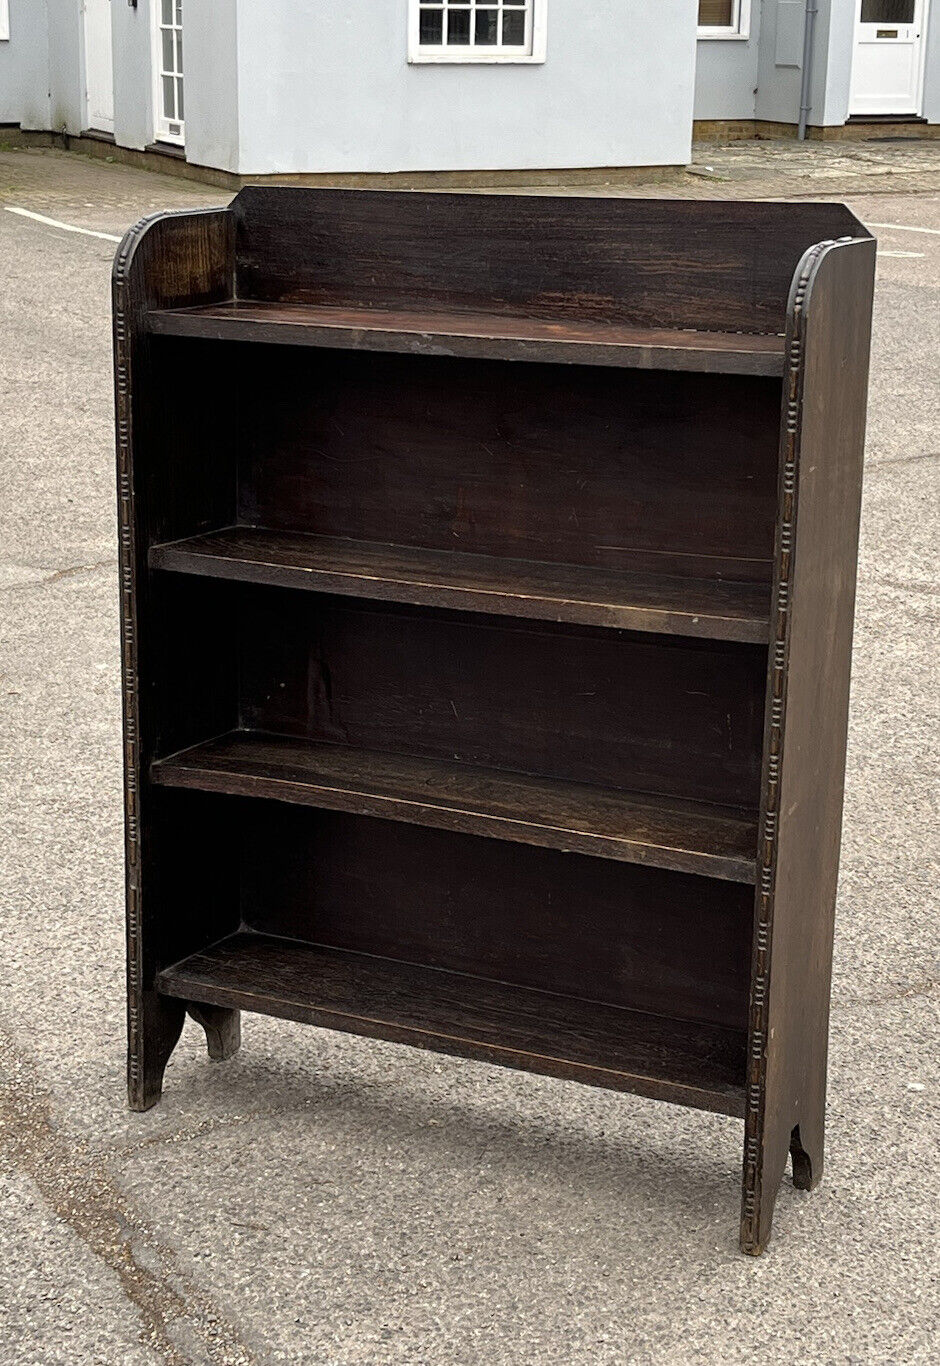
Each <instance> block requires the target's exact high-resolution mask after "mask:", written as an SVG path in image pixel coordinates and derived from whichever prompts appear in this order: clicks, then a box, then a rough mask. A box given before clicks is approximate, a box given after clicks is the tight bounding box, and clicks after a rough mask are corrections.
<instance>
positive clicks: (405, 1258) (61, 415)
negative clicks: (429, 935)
mask: <svg viewBox="0 0 940 1366" xmlns="http://www.w3.org/2000/svg"><path fill="white" fill-rule="evenodd" d="M774 146H776V145H774ZM748 149H749V150H748V155H749V156H750V157H752V158H754V157H757V156H758V152H757V151H756V150H755V149H754V148H753V147H752V146H751V145H750V144H748ZM719 150H720V149H719ZM793 150H794V149H793V146H792V145H790V146H789V147H787V148H784V149H783V150H782V151H780V156H781V157H784V154H785V160H786V165H787V167H788V168H789V169H788V170H787V171H786V174H785V175H783V178H782V179H781V174H782V173H780V170H779V167H780V164H781V163H780V161H778V160H775V157H776V155H777V153H776V151H775V150H774V148H773V147H772V148H771V151H770V152H769V153H768V156H767V164H766V166H765V167H764V168H763V170H760V168H758V169H759V170H760V174H759V175H758V174H755V175H748V176H743V177H739V178H735V177H734V176H730V175H729V177H728V178H727V179H725V180H722V181H718V182H716V184H715V186H712V187H710V188H707V191H706V189H703V182H702V177H701V176H690V177H688V181H689V183H688V184H686V183H685V182H683V183H682V184H676V185H670V186H666V187H665V188H664V187H662V186H658V187H657V188H656V190H652V189H650V190H649V192H650V193H654V192H655V193H678V192H693V193H698V194H701V193H703V192H708V193H719V192H720V193H721V194H722V195H723V196H727V195H730V194H732V193H745V194H752V193H754V192H755V189H754V187H755V186H756V185H759V186H760V187H761V189H762V190H766V193H768V194H783V195H786V194H787V193H788V192H789V193H792V194H797V193H799V194H804V195H806V194H813V193H815V194H818V195H819V196H820V197H839V194H840V184H839V180H838V177H837V176H830V175H828V174H827V175H823V176H821V177H820V180H821V181H824V184H820V183H819V180H817V181H813V179H812V177H811V176H809V177H807V176H805V175H803V172H802V171H801V170H800V168H799V167H797V168H796V170H795V171H794V169H793V163H792V153H793ZM735 155H736V154H735ZM814 155H815V152H814ZM832 155H833V156H845V155H847V154H846V151H845V145H844V144H839V145H838V146H837V147H836V148H835V149H833V150H832ZM849 155H850V154H849ZM703 156H707V157H710V158H711V160H710V161H708V162H707V163H705V162H702V164H703V165H706V164H708V165H711V164H714V163H715V162H716V161H720V157H718V156H717V154H716V151H715V149H713V148H708V149H706V150H705V151H704V152H703V151H702V149H698V150H697V153H696V157H697V161H699V162H701V159H702V157H703ZM820 156H821V153H820ZM787 158H789V159H787ZM931 158H932V159H931ZM731 159H732V160H733V157H732V158H731ZM902 161H903V167H902V171H903V173H901V172H899V173H898V174H897V176H894V175H893V174H890V175H889V177H888V178H889V179H890V180H891V182H892V189H891V192H890V193H889V192H887V191H886V188H885V186H886V174H885V172H884V171H883V169H882V170H878V171H877V172H873V173H872V175H871V177H870V179H869V181H867V182H866V181H865V179H864V173H863V172H861V171H859V170H858V165H860V164H861V163H860V162H858V161H856V163H854V165H855V170H853V171H852V175H856V176H857V177H858V178H859V180H860V181H861V183H862V187H863V188H862V190H861V191H858V192H853V194H852V195H851V196H850V198H849V202H850V206H851V207H852V208H853V210H854V211H855V212H856V213H857V214H858V215H859V216H860V217H861V218H862V219H863V220H864V221H866V222H868V223H870V224H881V223H888V224H893V225H895V226H892V227H887V228H881V227H879V228H875V229H873V230H874V231H875V232H876V233H877V236H878V238H879V244H880V249H881V250H880V259H879V268H878V287H877V297H876V319H875V337H874V349H873V367H872V384H871V406H870V421H869V438H868V447H867V459H866V481H865V496H864V506H863V526H862V542H861V563H860V578H859V598H858V611H857V621H856V645H855V657H854V675H853V692H852V712H851V726H850V735H849V763H848V779H847V792H846V812H845V830H844V842H843V860H842V874H841V881H840V893H839V906H838V914H837V937H836V946H835V972H834V983H833V1009H832V1036H831V1050H830V1089H829V1116H828V1136H827V1174H826V1177H825V1180H824V1181H823V1184H822V1185H821V1187H820V1188H819V1189H818V1190H817V1191H815V1192H813V1193H810V1194H807V1193H804V1192H799V1191H796V1190H794V1188H793V1187H792V1185H790V1184H789V1183H788V1182H786V1183H785V1184H784V1186H783V1187H782V1189H781V1192H780V1197H779V1199H778V1202H777V1213H776V1218H775V1227H774V1235H773V1238H772V1241H771V1244H770V1247H769V1249H768V1251H767V1253H766V1254H765V1255H764V1257H762V1258H761V1259H759V1260H752V1259H748V1258H745V1257H742V1256H741V1255H740V1254H739V1253H738V1251H737V1244H736V1236H737V1216H738V1201H739V1185H740V1158H741V1125H740V1122H739V1121H735V1120H732V1119H727V1118H724V1117H721V1116H717V1115H709V1114H704V1113H697V1112H692V1111H686V1110H683V1109H680V1108H677V1107H672V1106H666V1105H659V1104H656V1103H654V1102H652V1101H646V1100H643V1099H639V1098H634V1097H630V1096H622V1095H617V1094H614V1093H607V1092H603V1091H594V1090H591V1089H588V1088H583V1087H579V1086H577V1085H575V1084H573V1083H565V1082H560V1081H553V1080H550V1079H547V1078H538V1077H529V1076H525V1075H523V1074H520V1073H515V1072H511V1071H504V1070H502V1069H499V1068H496V1067H489V1066H486V1065H483V1064H476V1063H466V1062H461V1061H456V1060H450V1059H446V1058H441V1057H437V1056H434V1055H431V1054H424V1053H419V1052H415V1051H413V1050H410V1049H405V1048H397V1047H395V1046H394V1045H391V1044H385V1043H381V1042H374V1041H367V1040H361V1039H356V1038H351V1037H345V1036H343V1035H339V1034H332V1033H328V1032H324V1031H320V1030H315V1029H310V1028H304V1027H300V1026H294V1025H291V1024H289V1023H284V1022H279V1021H274V1020H268V1019H264V1018H261V1017H257V1016H247V1017H244V1018H243V1027H244V1042H243V1045H242V1050H241V1052H240V1053H239V1054H238V1055H237V1056H236V1057H235V1058H234V1059H233V1060H232V1061H230V1062H228V1063H225V1064H210V1063H209V1061H208V1060H207V1057H206V1052H205V1044H204V1039H203V1036H202V1034H201V1031H200V1030H198V1029H197V1028H196V1027H195V1026H193V1025H187V1026H186V1030H185V1032H184V1036H183V1039H182V1042H181V1044H180V1046H179V1048H178V1050H177V1052H176V1054H175V1055H174V1058H173V1060H172V1062H171V1064H170V1066H169V1068H168V1071H167V1078H166V1090H165V1095H164V1099H163V1101H162V1103H161V1104H160V1105H159V1106H158V1107H156V1108H155V1109H154V1110H152V1111H150V1112H149V1113H147V1114H145V1115H136V1114H130V1113H129V1112H128V1111H127V1110H126V1108H125V1099H124V1050H125V1044H124V1002H123V975H124V968H123V869H122V801H121V740H120V688H119V648H118V630H119V618H118V591H117V572H116V554H115V514H114V507H115V494H114V460H113V432H112V423H113V413H112V399H111V369H110V367H111V359H110V324H109V308H110V298H109V277H110V265H111V259H112V257H113V254H114V248H115V243H114V242H113V241H111V240H109V237H116V236H119V235H120V234H121V233H122V232H123V231H124V229H125V228H126V227H127V226H128V225H129V224H130V223H131V222H133V221H134V220H135V219H136V218H138V217H139V216H140V215H141V214H143V213H147V212H151V211H152V210H153V209H155V208H162V207H176V206H180V207H184V206H194V205H198V204H217V203H219V202H223V201H224V199H225V198H226V196H225V194H224V193H222V192H219V191H216V190H213V189H211V188H210V189H208V190H206V189H204V188H203V187H200V186H196V185H194V184H192V183H185V182H182V181H177V180H173V179H168V178H164V177H160V176H155V175H152V174H150V173H147V172H142V171H137V170H132V169H129V168H126V167H122V166H116V165H108V164H106V163H104V162H101V161H89V160H86V159H85V158H82V157H77V156H69V155H67V154H64V153H58V152H38V151H0V490H2V492H0V1202H2V1203H0V1356H2V1359H3V1361H4V1362H10V1363H16V1366H19V1364H20V1363H24V1364H25V1363H37V1364H41V1366H52V1363H60V1362H61V1363H63V1366H64V1364H66V1363H67V1366H85V1363H96V1364H97V1363H101V1364H102V1366H112V1364H113V1363H133V1366H137V1363H141V1366H150V1363H161V1364H162V1366H166V1364H167V1363H170V1364H176V1363H179V1364H180V1366H184V1364H188V1363H193V1364H194V1366H195V1364H197V1363H199V1364H201V1363H212V1366H222V1364H223V1363H224V1364H225V1366H228V1364H229V1363H231V1364H232V1366H235V1364H236V1363H237V1364H239V1366H240V1364H241V1363H246V1366H247V1364H248V1363H256V1364H257V1366H261V1364H262V1363H265V1364H267V1363H272V1364H277V1366H281V1363H284V1364H286V1363H290V1366H306V1363H311V1364H313V1363H316V1364H317V1366H321V1364H326V1366H333V1364H334V1363H335V1366H353V1363H369V1366H423V1364H424V1363H429V1364H430V1366H471V1363H472V1364H473V1366H475V1364H476V1363H485V1366H500V1364H501V1363H508V1364H511V1366H543V1364H547V1363H561V1364H563V1366H569V1363H570V1364H571V1366H580V1363H586V1364H587V1363H590V1366H607V1363H610V1364H611V1366H614V1363H617V1364H618V1366H620V1364H621V1363H657V1364H659V1363H665V1364H667V1366H671V1364H672V1363H679V1364H684V1363H709V1364H712V1363H715V1362H729V1363H737V1362H740V1363H745V1362H747V1363H751V1362H755V1361H758V1362H764V1363H770V1364H771V1366H777V1364H778V1363H779V1366H789V1364H790V1363H792V1362H795V1361H800V1362H802V1363H811V1364H814V1363H820V1364H822V1363H826V1364H827V1366H828V1364H829V1363H845V1366H849V1363H852V1366H858V1364H861V1363H864V1364H865V1366H868V1363H886V1364H887V1363H901V1364H905V1366H906V1363H921V1362H923V1363H926V1362H932V1361H935V1360H936V1356H937V1326H938V1322H940V1291H938V1279H940V1278H938V1233H940V1228H938V1224H940V1219H938V1212H940V1200H938V1192H940V1145H938V1136H940V1123H938V1120H940V1101H938V1097H940V1089H938V1088H940V1048H938V1042H940V993H938V978H940V943H938V924H940V917H938V906H937V885H938V880H937V872H938V868H937V832H938V827H940V822H938V798H937V772H938V749H940V744H938V736H940V715H938V712H940V706H938V688H937V666H938V637H940V628H938V612H937V595H938V581H940V574H938V554H937V546H938V508H940V384H938V379H940V182H938V180H937V178H936V176H937V171H938V166H940V143H932V144H921V145H920V147H919V148H918V151H917V153H916V156H915V157H914V166H913V170H911V168H910V165H909V164H908V161H909V159H907V158H902ZM813 164H814V166H819V167H822V168H823V170H826V168H829V167H831V166H832V165H834V164H835V163H834V162H832V161H825V160H824V159H822V160H818V161H816V162H814V163H813ZM878 164H879V165H882V163H880V162H879V163H878ZM905 168H906V169H905ZM846 174H847V175H848V173H846ZM775 177H777V178H776V179H775ZM801 177H802V178H801ZM693 182H694V183H693ZM849 182H850V183H851V184H852V186H853V189H854V188H855V186H856V181H855V180H852V179H851V177H849ZM767 186H770V187H771V188H770V189H766V187H767ZM581 192H584V191H583V187H581ZM631 192H641V193H647V189H646V188H644V187H641V188H640V190H639V191H637V190H636V187H631ZM11 207H12V208H20V209H26V210H27V211H28V212H30V213H34V214H40V215H43V216H44V217H46V218H52V219H54V220H56V221H58V222H60V223H65V224H68V225H70V226H73V227H81V228H85V229H87V230H90V231H91V232H94V233H99V234H105V236H86V235H84V234H82V233H74V232H68V231H66V230H64V229H63V228H61V227H55V226H50V225H49V224H48V223H45V222H42V221H39V220H38V219H36V218H29V217H25V216H23V215H22V214H19V213H11V212H8V211H7V210H8V209H9V208H11ZM167 399H168V401H171V400H172V395H168V396H167Z"/></svg>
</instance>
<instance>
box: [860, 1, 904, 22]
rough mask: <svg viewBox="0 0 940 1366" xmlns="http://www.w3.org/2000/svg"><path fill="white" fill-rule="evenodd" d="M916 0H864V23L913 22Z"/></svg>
mask: <svg viewBox="0 0 940 1366" xmlns="http://www.w3.org/2000/svg"><path fill="white" fill-rule="evenodd" d="M913 22H914V0H862V23H863V24H913Z"/></svg>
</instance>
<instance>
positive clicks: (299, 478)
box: [232, 344, 780, 581]
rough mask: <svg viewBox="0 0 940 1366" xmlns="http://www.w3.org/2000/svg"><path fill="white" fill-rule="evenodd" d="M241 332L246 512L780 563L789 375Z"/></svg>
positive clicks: (581, 557)
mask: <svg viewBox="0 0 940 1366" xmlns="http://www.w3.org/2000/svg"><path fill="white" fill-rule="evenodd" d="M236 349H237V350H238V351H239V352H240V353H241V354H240V357H239V362H240V367H239V373H240V374H241V376H242V379H241V381H240V382H239V384H238V391H239V392H240V393H241V394H242V395H243V396H245V397H243V399H242V406H241V413H240V432H241V453H242V456H241V467H240V472H239V500H240V507H239V514H240V520H242V521H243V522H245V523H247V524H249V525H257V526H264V527H269V528H274V529H279V530H291V531H301V532H304V531H306V532H316V533H320V534H324V535H335V536H349V537H352V538H354V539H359V540H366V541H380V542H392V543H398V544H408V545H417V546H424V547H428V548H433V549H440V550H458V551H464V552H471V553H477V554H490V555H507V556H512V557H516V558H520V559H531V560H548V561H559V562H563V563H573V564H585V565H596V566H604V567H606V568H610V569H621V568H623V569H635V568H642V569H647V570H650V571H653V572H656V571H659V572H662V573H667V574H686V573H687V574H692V575H715V576H724V577H728V578H738V579H756V580H767V581H769V579H770V574H771V560H772V556H773V535H774V516H775V508H776V480H777V447H778V441H779V425H780V384H779V381H777V380H772V379H759V378H748V377H741V376H729V375H697V374H681V375H676V374H665V373H663V372H657V371H642V372H641V371H620V370H609V369H600V368H597V369H595V368H589V367H582V366H567V365H519V366H516V367H513V368H512V370H507V368H506V367H505V366H502V365H500V363H499V362H494V361H474V360H454V359H447V358H440V357H410V356H392V355H368V354H363V353H360V352H348V351H323V352H316V351H314V352H311V351H310V350H309V349H307V348H290V347H277V348H273V347H271V348H267V347H256V348H253V349H252V350H251V351H250V353H249V354H246V348H244V347H238V346H237V344H235V345H233V346H232V350H233V351H235V350H236ZM255 396H258V397H257V398H256V397H255Z"/></svg>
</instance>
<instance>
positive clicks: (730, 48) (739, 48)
mask: <svg viewBox="0 0 940 1366" xmlns="http://www.w3.org/2000/svg"><path fill="white" fill-rule="evenodd" d="M760 27H761V0H751V23H750V30H749V34H748V37H747V38H700V39H699V41H698V43H697V44H696V48H697V52H696V62H695V117H696V118H697V119H753V118H754V117H755V114H756V110H757V63H758V56H759V45H760Z"/></svg>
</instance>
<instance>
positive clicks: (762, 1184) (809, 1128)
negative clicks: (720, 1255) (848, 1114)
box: [741, 1115, 824, 1257]
mask: <svg viewBox="0 0 940 1366" xmlns="http://www.w3.org/2000/svg"><path fill="white" fill-rule="evenodd" d="M823 1134H824V1130H823V1120H822V1118H821V1117H820V1119H819V1120H813V1119H810V1118H808V1117H807V1116H806V1115H804V1117H803V1118H802V1119H801V1121H800V1123H799V1124H797V1125H795V1126H794V1128H793V1129H792V1130H791V1131H790V1135H789V1139H788V1141H786V1142H785V1141H783V1135H781V1136H780V1140H779V1141H777V1142H775V1143H773V1144H767V1145H766V1146H765V1148H764V1151H763V1158H762V1161H761V1163H760V1167H759V1171H758V1180H757V1184H756V1188H755V1189H754V1191H753V1193H751V1194H749V1193H748V1191H747V1189H746V1190H745V1195H744V1205H743V1211H742V1217H741V1251H742V1252H747V1253H748V1254H749V1255H750V1256H752V1257H759V1256H760V1254H761V1253H762V1252H763V1250H764V1248H765V1247H766V1246H767V1242H768V1239H769V1238H770V1228H771V1224H772V1222H773V1217H774V1205H775V1203H776V1200H777V1191H778V1190H779V1189H780V1183H781V1181H782V1180H783V1177H784V1173H785V1172H786V1168H787V1152H788V1151H789V1155H790V1160H791V1162H792V1164H793V1184H794V1186H795V1187H796V1188H797V1190H801V1191H810V1190H815V1188H816V1187H817V1186H818V1185H819V1183H820V1181H821V1180H822V1173H823Z"/></svg>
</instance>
